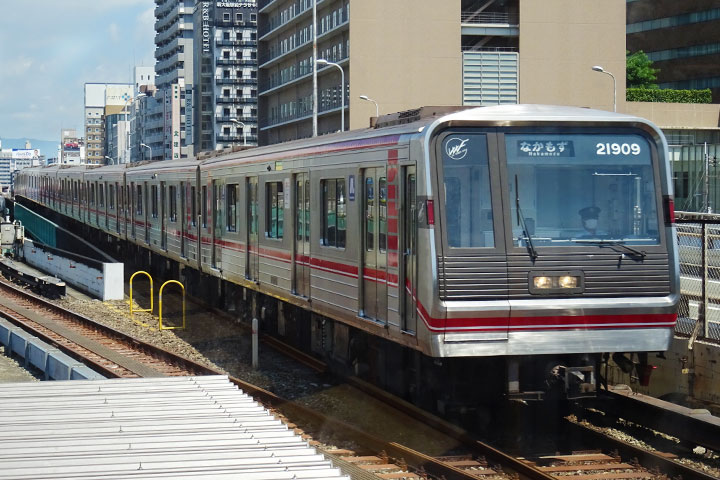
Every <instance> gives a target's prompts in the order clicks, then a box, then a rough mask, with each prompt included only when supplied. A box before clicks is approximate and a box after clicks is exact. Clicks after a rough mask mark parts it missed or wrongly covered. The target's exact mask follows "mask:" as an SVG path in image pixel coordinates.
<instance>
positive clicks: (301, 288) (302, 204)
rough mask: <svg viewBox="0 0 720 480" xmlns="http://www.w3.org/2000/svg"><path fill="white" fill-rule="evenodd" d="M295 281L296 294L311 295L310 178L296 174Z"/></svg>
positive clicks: (306, 175)
mask: <svg viewBox="0 0 720 480" xmlns="http://www.w3.org/2000/svg"><path fill="white" fill-rule="evenodd" d="M294 211H295V257H294V260H293V263H294V265H295V281H294V291H295V294H296V295H300V296H302V297H310V179H309V176H308V174H307V173H298V174H297V175H295V204H294Z"/></svg>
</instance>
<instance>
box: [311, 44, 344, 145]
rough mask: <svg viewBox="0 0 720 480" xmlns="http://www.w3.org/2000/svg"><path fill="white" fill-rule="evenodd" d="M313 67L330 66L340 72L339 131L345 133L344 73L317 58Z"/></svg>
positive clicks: (339, 67) (341, 69)
mask: <svg viewBox="0 0 720 480" xmlns="http://www.w3.org/2000/svg"><path fill="white" fill-rule="evenodd" d="M315 65H331V66H333V67H337V68H338V69H339V70H340V99H341V102H340V131H341V132H344V131H345V71H344V70H343V68H342V67H341V66H340V65H338V64H337V63H333V62H328V61H327V60H325V59H324V58H318V59H317V61H316V62H315Z"/></svg>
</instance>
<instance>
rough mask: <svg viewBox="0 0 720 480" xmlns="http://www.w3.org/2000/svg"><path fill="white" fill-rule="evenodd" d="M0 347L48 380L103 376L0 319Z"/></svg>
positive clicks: (96, 378)
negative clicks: (41, 373)
mask: <svg viewBox="0 0 720 480" xmlns="http://www.w3.org/2000/svg"><path fill="white" fill-rule="evenodd" d="M0 344H2V345H4V346H5V352H6V353H7V354H8V355H10V354H15V355H17V356H19V357H20V358H22V359H24V360H25V367H26V368H27V367H33V368H36V369H38V370H40V371H41V372H44V373H45V379H47V380H100V379H104V378H105V377H104V376H102V375H100V374H99V373H97V372H95V371H94V370H91V369H90V368H88V367H86V366H85V365H83V364H82V363H79V362H78V361H77V360H74V359H73V358H70V357H69V356H67V355H65V354H64V353H62V352H61V351H60V350H58V349H57V348H54V347H51V346H50V345H48V344H47V343H45V342H43V341H42V340H40V339H39V338H36V337H34V336H32V335H30V334H29V333H27V332H26V331H24V330H23V329H21V328H19V327H16V326H14V325H12V324H11V323H9V322H7V321H5V320H3V319H1V318H0Z"/></svg>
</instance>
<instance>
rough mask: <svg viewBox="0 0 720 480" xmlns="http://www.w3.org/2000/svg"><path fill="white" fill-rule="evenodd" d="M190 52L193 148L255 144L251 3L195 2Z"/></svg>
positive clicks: (254, 24) (254, 37)
mask: <svg viewBox="0 0 720 480" xmlns="http://www.w3.org/2000/svg"><path fill="white" fill-rule="evenodd" d="M194 53H195V59H194V66H195V74H194V79H195V84H194V86H193V91H194V95H193V104H194V122H193V123H194V128H193V130H194V134H193V138H194V140H195V142H194V143H195V150H196V152H199V151H208V150H219V149H222V148H224V147H228V146H234V145H257V8H256V4H255V2H254V1H245V2H214V1H200V2H198V3H197V7H196V9H195V49H194ZM186 111H187V110H186Z"/></svg>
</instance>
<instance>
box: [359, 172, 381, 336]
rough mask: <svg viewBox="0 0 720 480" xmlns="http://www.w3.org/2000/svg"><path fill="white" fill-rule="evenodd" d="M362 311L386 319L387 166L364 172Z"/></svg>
mask: <svg viewBox="0 0 720 480" xmlns="http://www.w3.org/2000/svg"><path fill="white" fill-rule="evenodd" d="M363 208H364V215H363V217H362V218H363V221H364V225H363V242H362V245H363V268H362V277H363V315H364V316H366V317H368V318H373V319H375V320H378V321H381V322H385V321H387V179H386V177H385V169H384V168H368V169H365V170H364V172H363Z"/></svg>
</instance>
